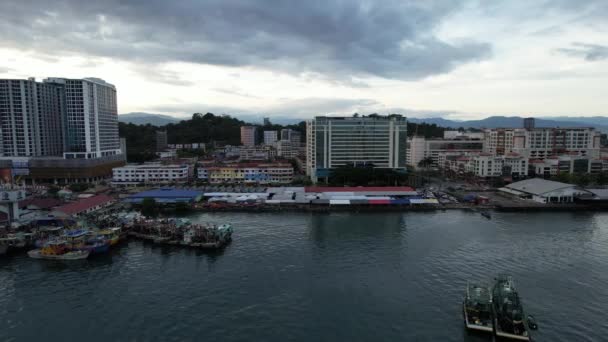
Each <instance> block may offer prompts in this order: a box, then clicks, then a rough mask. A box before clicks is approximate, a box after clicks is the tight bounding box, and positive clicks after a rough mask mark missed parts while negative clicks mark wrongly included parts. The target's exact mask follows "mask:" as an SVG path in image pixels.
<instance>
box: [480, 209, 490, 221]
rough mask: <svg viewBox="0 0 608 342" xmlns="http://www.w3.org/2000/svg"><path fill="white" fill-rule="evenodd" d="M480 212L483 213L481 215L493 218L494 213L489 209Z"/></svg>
mask: <svg viewBox="0 0 608 342" xmlns="http://www.w3.org/2000/svg"><path fill="white" fill-rule="evenodd" d="M480 214H481V216H483V217H485V218H487V219H488V220H491V219H492V214H490V212H489V211H481V212H480Z"/></svg>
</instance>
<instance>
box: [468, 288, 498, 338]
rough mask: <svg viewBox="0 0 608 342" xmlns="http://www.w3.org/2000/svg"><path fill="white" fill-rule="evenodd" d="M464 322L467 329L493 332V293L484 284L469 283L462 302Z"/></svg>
mask: <svg viewBox="0 0 608 342" xmlns="http://www.w3.org/2000/svg"><path fill="white" fill-rule="evenodd" d="M462 309H463V313H464V324H465V326H466V328H467V329H469V330H475V331H484V332H489V333H492V332H493V331H494V328H493V325H492V295H491V293H490V289H489V288H488V287H486V286H483V285H477V284H467V292H466V295H465V297H464V301H463V303H462Z"/></svg>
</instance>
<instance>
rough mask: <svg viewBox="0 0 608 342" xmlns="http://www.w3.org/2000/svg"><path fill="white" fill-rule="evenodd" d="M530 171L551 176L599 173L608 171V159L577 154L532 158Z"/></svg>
mask: <svg viewBox="0 0 608 342" xmlns="http://www.w3.org/2000/svg"><path fill="white" fill-rule="evenodd" d="M530 171H531V173H533V174H535V175H537V176H539V177H551V176H556V175H558V174H560V173H591V174H597V173H602V172H608V159H592V158H589V157H586V156H581V155H576V154H569V155H560V156H550V157H548V158H545V159H544V160H541V159H533V160H531V161H530Z"/></svg>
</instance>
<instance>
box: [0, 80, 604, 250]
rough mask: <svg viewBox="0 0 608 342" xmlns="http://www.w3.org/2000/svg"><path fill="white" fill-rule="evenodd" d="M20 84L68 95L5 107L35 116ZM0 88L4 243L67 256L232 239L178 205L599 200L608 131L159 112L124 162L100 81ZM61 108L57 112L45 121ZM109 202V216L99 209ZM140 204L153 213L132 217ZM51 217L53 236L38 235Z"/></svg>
mask: <svg viewBox="0 0 608 342" xmlns="http://www.w3.org/2000/svg"><path fill="white" fill-rule="evenodd" d="M82 87H85V88H87V87H90V89H93V91H92V93H91V95H92V96H93V97H96V98H98V99H97V101H96V102H95V103H98V104H99V107H98V108H93V109H94V110H93V111H91V112H89V110H90V108H86V109H85V110H84V111H82V107H79V106H80V103H81V101H79V100H78V99H79V97H82V96H84V95H83V94H84V93H83V92H82V91H81V90H80V89H81V88H82ZM28 89H29V90H32V89H37V91H40V92H48V93H49V96H50V97H52V96H56V94H65V95H62V96H66V97H68V98H73V99H74V101H68V102H66V104H65V108H59V109H58V110H51V109H48V112H47V113H45V115H44V116H42V117H40V119H44V120H47V121H48V122H46V124H47V125H49V126H53V125H55V126H56V127H55V129H54V130H39V126H32V125H31V123H30V122H32V120H33V119H32V120H29V119H28V120H24V121H17V119H16V118H17V115H24V114H23V113H25V115H26V117H27V116H28V115H30V116H32V118H33V117H34V116H35V113H34V112H31V111H28V109H27V108H29V107H27V108H25V109H23V108H20V107H19V106H20V104H21V102H22V101H23V98H22V97H21V96H18V95H15V94H21V93H23V94H25V95H24V96H25V97H26V100H27V101H34V102H36V101H39V99H38V98H36V97H33V92H31V93H30V92H28ZM53 94H55V95H53ZM0 100H2V103H5V104H9V106H5V107H4V108H8V109H10V110H4V111H3V112H2V120H3V122H15V124H17V123H18V124H19V125H21V126H20V130H12V131H11V130H3V132H2V136H3V139H4V140H2V142H3V144H2V150H1V151H2V156H1V157H0V164H1V166H2V167H3V168H2V169H1V172H2V175H3V179H2V181H3V184H2V190H1V196H0V204H2V208H3V211H2V217H1V218H2V220H3V221H4V224H5V228H4V229H3V231H2V233H1V235H2V236H1V238H0V246H2V249H1V250H0V252H3V253H6V252H10V251H11V250H15V249H16V250H23V249H30V248H33V247H34V246H35V247H38V248H40V249H36V250H32V251H30V256H32V257H34V258H45V257H46V258H53V259H55V258H67V259H79V258H86V257H87V256H88V255H89V254H94V253H97V252H100V251H107V250H108V248H109V246H111V245H112V244H115V243H116V241H117V239H118V238H119V237H122V238H126V237H127V236H131V237H136V238H143V239H148V240H150V241H154V242H155V243H168V244H173V245H184V246H198V247H200V248H209V249H217V248H222V247H224V246H226V245H227V244H228V242H229V241H230V240H231V239H232V230H233V227H232V226H230V225H229V224H225V223H222V222H219V223H207V224H205V225H203V226H199V225H196V224H191V223H188V224H183V227H182V225H178V224H176V223H175V222H177V221H176V220H178V219H177V218H175V217H176V215H180V214H184V213H187V212H226V211H243V212H266V211H268V212H281V213H284V212H287V211H302V212H329V211H355V212H382V211H397V212H398V211H432V210H471V211H476V212H479V214H480V215H482V216H484V217H486V218H488V219H491V218H492V214H491V211H492V210H498V211H532V210H534V211H548V210H557V211H564V210H569V211H579V210H580V211H583V210H587V211H588V210H605V209H608V189H606V188H605V186H606V184H607V183H608V149H606V148H605V147H604V146H603V145H602V143H605V141H606V135H605V134H602V132H601V131H599V130H596V129H595V128H593V127H571V128H564V127H536V123H535V119H534V118H526V119H524V120H523V121H522V122H521V124H522V126H521V127H509V128H488V129H477V130H474V129H465V128H460V129H456V130H454V129H441V132H442V134H443V136H441V137H434V136H425V135H423V134H418V132H417V130H418V129H419V126H420V127H421V129H423V128H425V126H424V125H423V124H422V125H414V131H413V132H412V131H411V130H408V121H407V119H406V118H405V117H403V116H402V115H396V114H395V115H389V116H379V115H376V114H372V115H367V116H366V115H363V116H360V115H358V114H356V115H353V116H348V117H344V116H342V117H338V116H317V117H315V118H314V119H312V120H309V121H307V122H306V123H305V125H300V126H298V127H292V128H281V129H277V130H273V129H271V128H270V127H273V126H272V124H271V122H270V119H269V118H266V119H265V120H264V123H263V124H261V125H251V124H249V125H241V126H239V127H238V129H239V133H240V145H230V144H222V143H220V142H218V141H211V142H209V141H204V140H205V139H206V138H205V137H204V136H195V139H199V140H197V141H199V142H191V143H185V144H182V143H175V142H174V141H171V140H170V139H169V136H175V135H174V134H170V133H171V132H170V131H167V128H168V129H171V127H170V126H168V127H166V128H165V129H162V128H158V129H157V130H156V131H155V132H154V145H153V146H148V147H149V148H153V150H154V151H155V156H154V157H152V158H151V159H152V160H148V161H143V162H138V163H131V162H129V160H128V159H129V158H128V156H133V154H129V146H130V142H129V141H126V138H124V137H120V135H119V131H118V129H117V128H118V121H117V118H118V117H117V112H116V89H115V87H114V86H113V85H112V84H110V83H107V82H105V81H103V80H100V79H80V80H72V79H59V78H54V79H46V80H44V81H43V82H37V81H35V80H34V79H29V80H0ZM101 103H104V104H105V106H103V107H102V106H101ZM63 113H68V115H69V118H70V120H69V121H68V125H67V126H62V125H57V122H61V120H62V115H63ZM90 115H96V116H98V119H97V120H95V123H96V125H97V126H96V127H97V128H96V129H95V130H93V131H89V130H84V131H83V130H81V129H80V126H79V125H78V124H77V122H78V120H81V121H82V120H83V118H88V116H90ZM217 119H218V118H217V117H215V116H213V114H206V115H205V116H200V115H198V114H195V115H194V116H193V119H192V120H194V121H197V120H198V121H201V120H202V122H203V124H204V122H205V121H204V120H217ZM219 119H220V120H224V119H225V118H219ZM411 127H412V126H410V128H411ZM426 128H428V127H426ZM21 130H26V131H28V132H32V133H31V141H30V140H22V139H19V137H18V135H19V134H20V133H19V132H20V131H21ZM100 132H106V134H103V135H102V134H101V133H100ZM76 136H77V137H78V139H69V140H64V139H65V138H64V137H76ZM33 142H36V143H33ZM184 152H187V153H184ZM569 180H572V181H573V183H569V182H568V181H569ZM108 211H109V212H113V213H114V216H113V217H112V220H111V221H113V222H114V224H113V225H108V224H105V223H103V222H99V220H98V218H99V217H103V213H105V212H108ZM133 215H137V217H138V218H137V219H135V218H133V217H134V216H133ZM159 215H160V217H158V216H159ZM127 217H130V218H131V219H130V220H126V219H125V218H127ZM146 217H147V218H148V219H151V220H152V221H150V222H149V223H147V224H143V225H142V223H141V222H140V221H141V220H142V219H144V218H146ZM157 217H158V218H157ZM157 220H161V221H162V220H169V221H168V222H165V221H162V222H164V223H162V224H161V223H159V222H161V221H157ZM178 221H179V220H178ZM49 222H51V223H49ZM49 226H50V227H53V228H52V229H51V231H53V232H55V233H56V234H57V235H56V237H57V238H56V239H51V240H49V239H48V235H49V232H50V231H49V229H48V228H49ZM108 229H110V231H108ZM235 229H237V235H238V227H235ZM70 246H71V247H70Z"/></svg>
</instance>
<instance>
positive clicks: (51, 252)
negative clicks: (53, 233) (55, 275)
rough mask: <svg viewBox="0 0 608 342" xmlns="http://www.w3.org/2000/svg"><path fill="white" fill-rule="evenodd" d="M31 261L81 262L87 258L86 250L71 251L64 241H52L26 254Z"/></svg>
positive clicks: (87, 252)
mask: <svg viewBox="0 0 608 342" xmlns="http://www.w3.org/2000/svg"><path fill="white" fill-rule="evenodd" d="M27 255H28V256H29V257H30V258H33V259H46V260H81V259H86V258H87V257H88V256H89V251H87V250H71V249H70V248H69V247H68V245H67V242H66V241H52V242H49V243H48V244H47V245H46V246H44V247H42V248H40V249H35V250H31V251H29V252H27Z"/></svg>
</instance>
